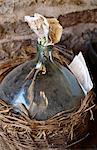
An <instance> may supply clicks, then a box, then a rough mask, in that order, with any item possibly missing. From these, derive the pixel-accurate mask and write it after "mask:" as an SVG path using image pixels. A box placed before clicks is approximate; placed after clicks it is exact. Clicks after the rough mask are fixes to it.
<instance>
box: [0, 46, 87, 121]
mask: <svg viewBox="0 0 97 150" xmlns="http://www.w3.org/2000/svg"><path fill="white" fill-rule="evenodd" d="M37 50H38V51H37V56H36V58H35V59H34V60H31V61H27V62H25V63H23V64H22V65H20V66H18V67H16V68H15V69H13V70H12V71H11V72H10V73H9V74H8V75H7V76H6V77H5V78H4V80H3V81H2V83H1V85H0V98H1V99H3V100H5V101H7V102H8V103H10V104H11V105H14V106H16V107H17V109H18V110H19V112H21V111H23V110H21V107H20V104H23V105H24V107H25V108H26V109H27V110H28V112H29V115H30V117H31V118H35V119H37V120H46V119H49V118H51V117H53V116H54V115H56V114H57V113H59V112H61V111H68V110H72V111H76V110H77V109H78V108H79V106H80V103H81V100H82V99H83V98H84V96H85V95H84V93H83V90H82V89H81V87H80V85H79V83H78V81H77V80H76V78H75V76H74V75H73V74H72V73H71V72H70V70H69V69H68V68H66V67H64V66H62V65H60V64H58V63H57V62H54V61H53V58H52V46H47V47H45V46H42V45H39V44H38V46H37Z"/></svg>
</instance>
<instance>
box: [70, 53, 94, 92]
mask: <svg viewBox="0 0 97 150" xmlns="http://www.w3.org/2000/svg"><path fill="white" fill-rule="evenodd" d="M68 67H69V69H70V70H71V71H72V73H73V74H74V75H75V77H76V78H77V80H78V82H79V83H80V85H81V87H82V89H83V91H84V92H85V94H87V92H89V91H90V90H91V89H92V88H93V83H92V80H91V78H90V74H89V71H88V68H87V66H86V62H85V60H84V57H83V55H82V53H81V52H80V53H79V54H78V55H76V56H75V57H74V59H73V61H72V62H71V64H70V65H69V66H68Z"/></svg>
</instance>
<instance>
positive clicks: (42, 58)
mask: <svg viewBox="0 0 97 150" xmlns="http://www.w3.org/2000/svg"><path fill="white" fill-rule="evenodd" d="M52 48H53V46H52V45H49V46H42V45H39V44H38V45H37V59H38V61H39V62H41V63H45V62H46V61H48V60H50V61H52Z"/></svg>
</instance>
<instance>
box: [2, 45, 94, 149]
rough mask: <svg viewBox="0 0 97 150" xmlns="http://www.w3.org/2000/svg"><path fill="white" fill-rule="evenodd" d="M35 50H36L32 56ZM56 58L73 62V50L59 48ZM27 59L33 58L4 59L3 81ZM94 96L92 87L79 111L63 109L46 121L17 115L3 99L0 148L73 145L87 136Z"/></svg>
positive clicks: (48, 147)
mask: <svg viewBox="0 0 97 150" xmlns="http://www.w3.org/2000/svg"><path fill="white" fill-rule="evenodd" d="M34 54H35V53H34V52H33V53H32V55H31V57H33V56H34ZM54 58H55V59H57V61H59V62H60V63H61V64H63V65H64V64H65V63H70V61H71V60H72V58H73V54H72V52H71V51H65V52H63V51H61V50H60V51H59V50H58V49H57V48H56V51H54ZM26 59H31V58H30V57H27V58H16V59H14V60H8V61H7V62H4V63H2V64H1V65H0V70H1V72H0V81H2V79H3V78H4V76H5V75H6V74H7V73H8V72H9V71H10V70H12V69H13V68H14V67H16V66H17V65H19V64H21V63H23V62H24V61H26ZM12 62H13V63H12ZM94 98H95V95H94V93H93V91H90V92H89V93H88V95H87V96H86V97H85V99H84V100H83V101H82V103H81V106H80V108H79V110H78V111H77V112H75V113H70V112H60V113H58V114H57V115H55V116H53V117H52V118H50V119H48V120H47V121H36V120H31V119H30V118H29V117H28V116H26V115H25V114H21V115H17V114H15V113H14V112H13V108H12V106H9V105H8V104H6V103H5V102H4V101H3V100H0V140H1V142H0V150H34V149H36V150H38V149H44V150H46V149H50V150H51V149H59V150H61V149H62V148H63V149H64V148H65V149H66V148H70V147H71V146H72V145H74V144H76V143H78V142H80V141H81V140H83V139H84V138H85V137H87V136H88V124H89V121H90V119H93V113H92V109H94V107H95V104H94V103H93V100H94ZM67 113H68V115H67Z"/></svg>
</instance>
